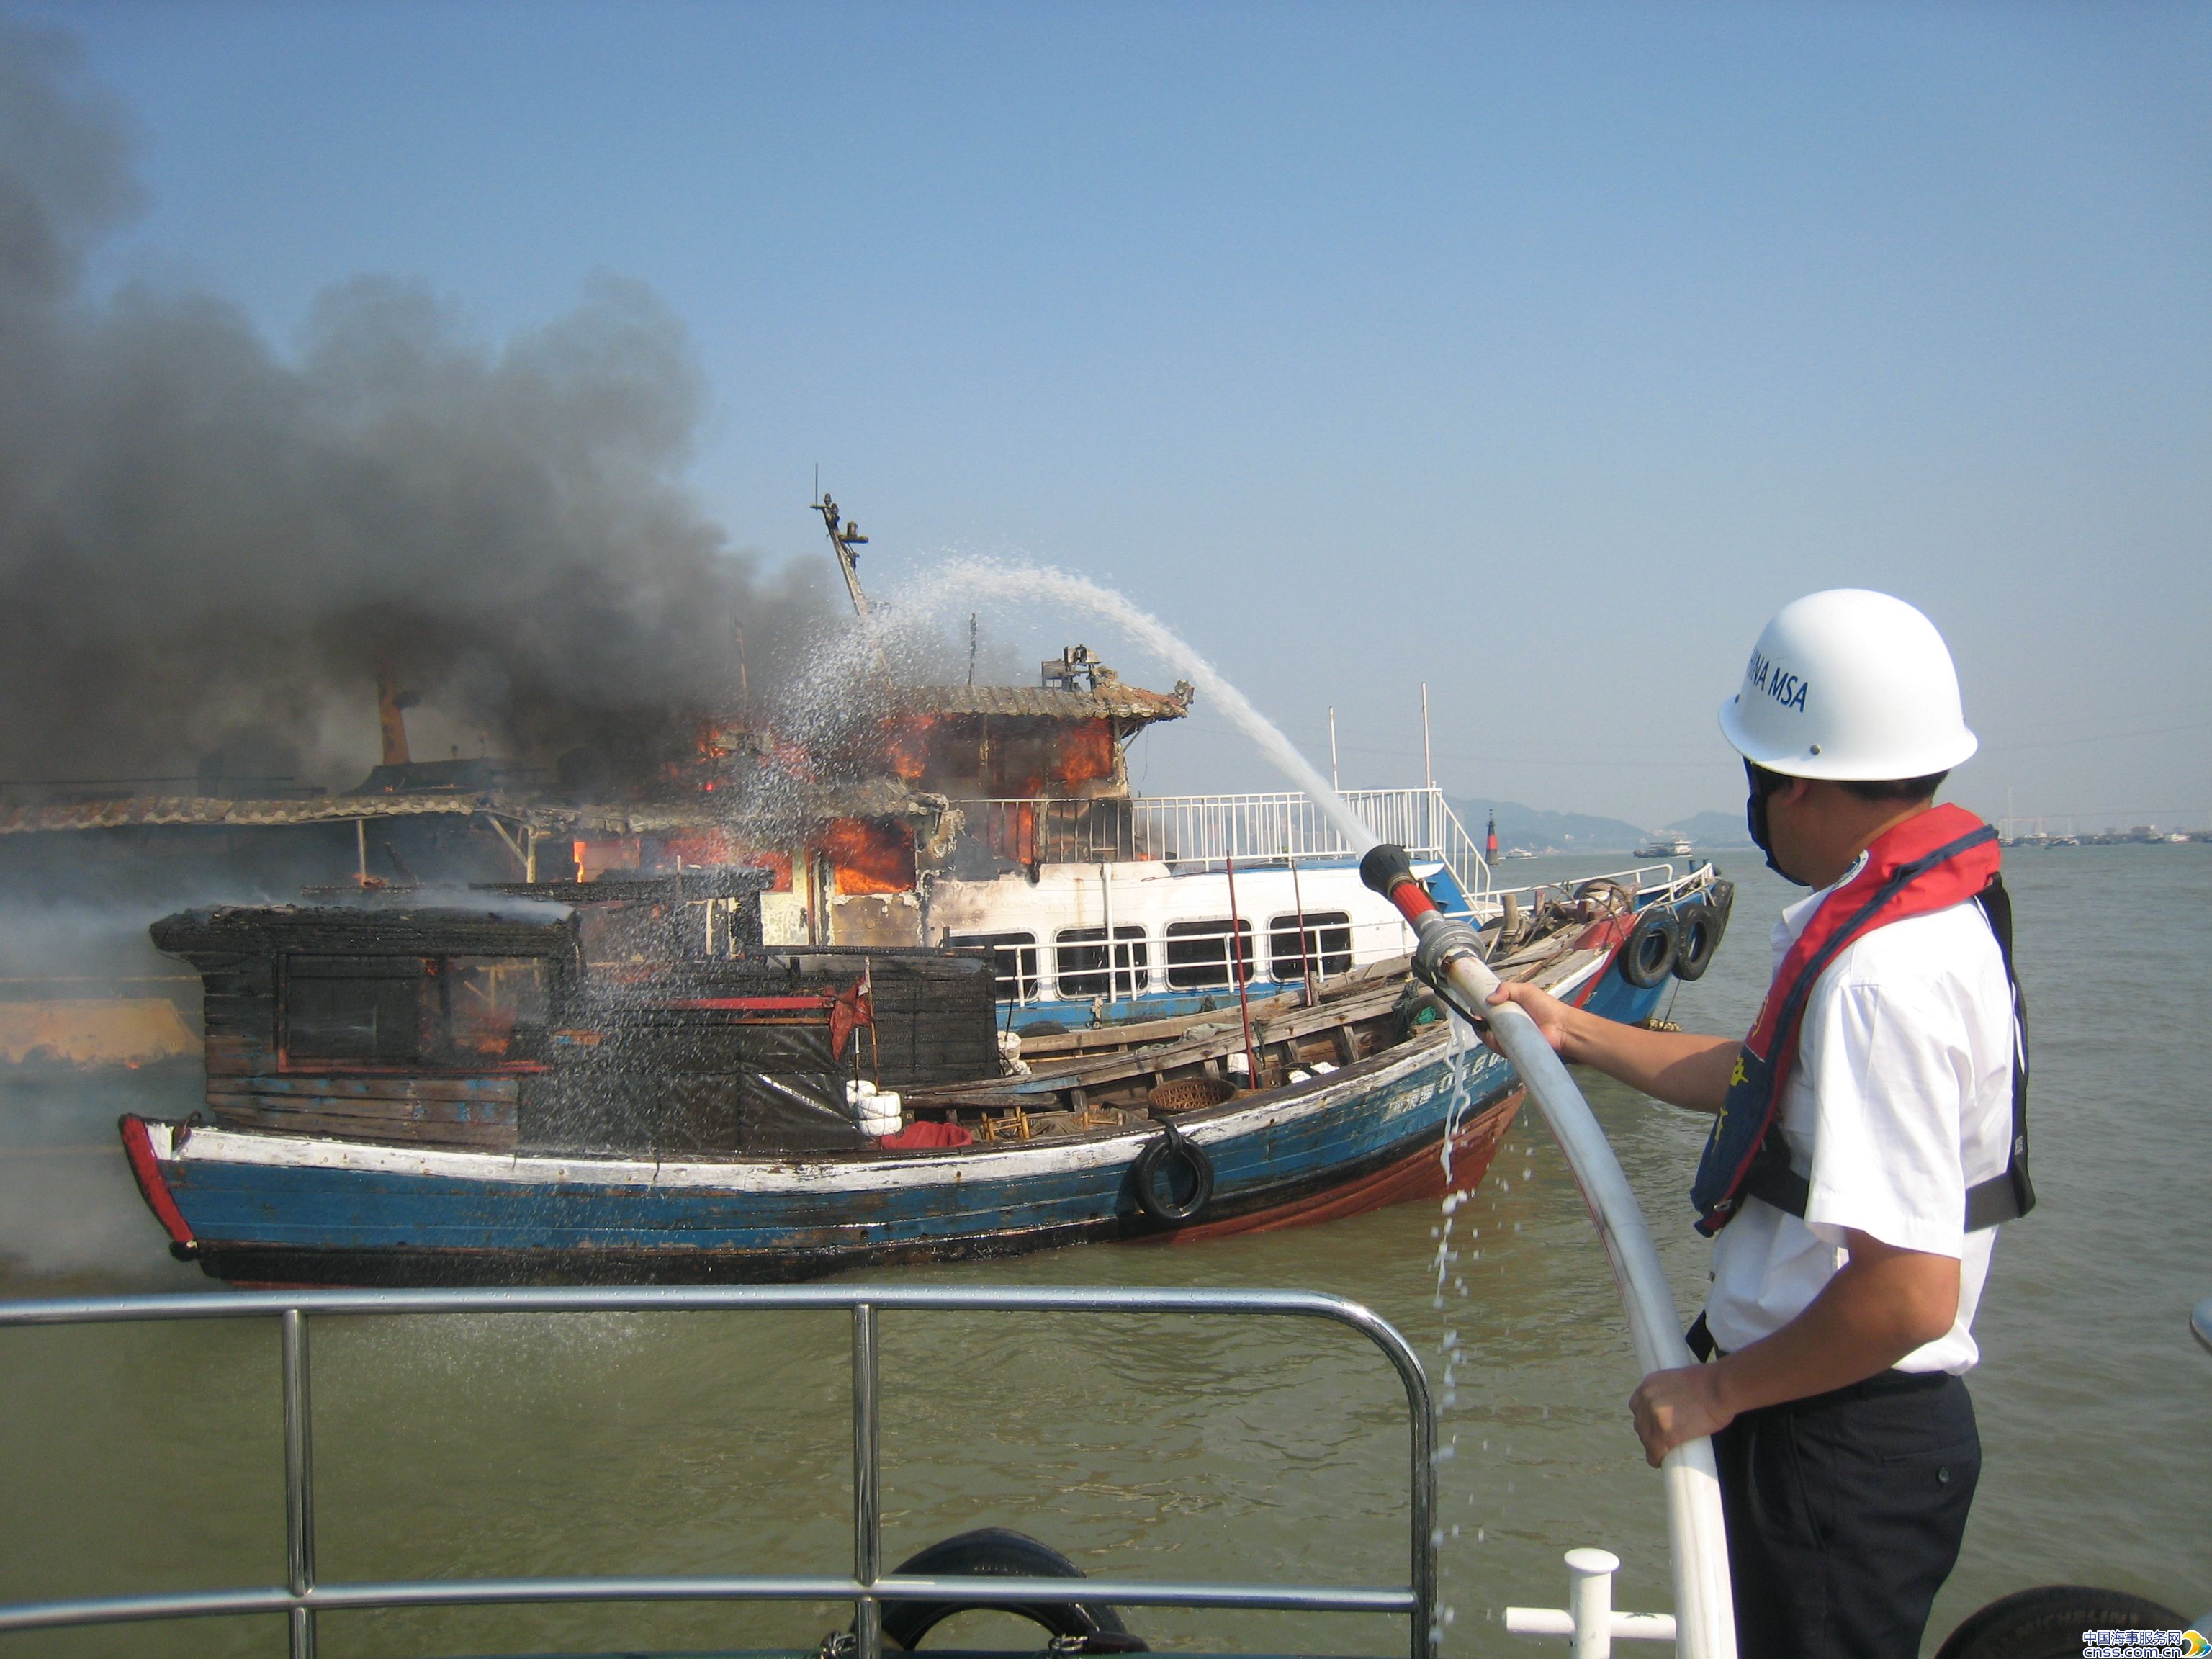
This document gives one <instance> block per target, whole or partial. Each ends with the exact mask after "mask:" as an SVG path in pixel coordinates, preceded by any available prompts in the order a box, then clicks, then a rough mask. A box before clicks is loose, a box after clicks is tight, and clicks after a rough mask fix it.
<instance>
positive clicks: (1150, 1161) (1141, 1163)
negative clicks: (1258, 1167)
mask: <svg viewBox="0 0 2212 1659" xmlns="http://www.w3.org/2000/svg"><path fill="white" fill-rule="evenodd" d="M1173 1158H1180V1159H1181V1160H1182V1162H1183V1163H1184V1164H1188V1166H1189V1168H1190V1177H1191V1191H1190V1196H1189V1197H1188V1198H1187V1199H1185V1200H1182V1202H1181V1203H1180V1204H1178V1203H1176V1202H1175V1201H1174V1200H1172V1199H1169V1198H1166V1197H1164V1196H1162V1194H1161V1193H1160V1190H1159V1176H1160V1173H1161V1171H1162V1170H1163V1169H1164V1168H1165V1166H1166V1165H1167V1164H1168V1162H1169V1161H1170V1159H1173ZM1129 1179H1130V1180H1131V1181H1132V1182H1134V1183H1135V1184H1136V1188H1137V1207H1138V1208H1139V1209H1140V1210H1142V1211H1143V1212H1145V1213H1146V1215H1148V1216H1150V1217H1152V1219H1153V1220H1155V1221H1157V1222H1159V1223H1161V1224H1163V1225H1166V1226H1170V1227H1180V1226H1182V1225H1185V1224H1187V1223H1188V1222H1192V1221H1195V1220H1197V1219H1198V1218H1199V1217H1200V1215H1202V1214H1204V1213H1205V1212H1206V1206H1207V1205H1208V1204H1210V1203H1212V1201H1213V1160H1212V1158H1208V1157H1207V1156H1206V1148H1205V1147H1203V1146H1200V1145H1199V1144H1198V1143H1197V1142H1196V1141H1194V1140H1193V1139H1191V1138H1190V1137H1189V1136H1188V1135H1186V1134H1185V1133H1183V1132H1182V1130H1180V1129H1178V1128H1176V1126H1175V1124H1174V1123H1173V1122H1172V1121H1164V1122H1162V1123H1161V1125H1160V1135H1159V1138H1158V1139H1156V1140H1152V1141H1150V1142H1148V1143H1146V1147H1145V1150H1144V1151H1143V1152H1139V1153H1138V1154H1137V1161H1136V1162H1135V1163H1134V1164H1131V1165H1130V1166H1129Z"/></svg>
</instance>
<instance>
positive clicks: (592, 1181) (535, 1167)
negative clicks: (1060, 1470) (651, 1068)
mask: <svg viewBox="0 0 2212 1659" xmlns="http://www.w3.org/2000/svg"><path fill="white" fill-rule="evenodd" d="M1443 1059H1444V1052H1443V1041H1442V1038H1441V1035H1440V1036H1438V1037H1437V1038H1434V1039H1430V1040H1426V1041H1417V1042H1413V1043H1409V1044H1408V1045H1407V1049H1406V1053H1405V1054H1404V1057H1403V1058H1402V1059H1401V1060H1396V1061H1395V1062H1393V1063H1392V1064H1391V1065H1389V1066H1385V1067H1383V1068H1382V1069H1381V1070H1379V1071H1377V1072H1376V1073H1372V1074H1370V1075H1366V1076H1362V1077H1358V1078H1354V1079H1346V1080H1345V1081H1343V1082H1341V1083H1334V1082H1333V1083H1331V1084H1330V1085H1326V1086H1324V1087H1322V1088H1317V1089H1312V1090H1310V1091H1304V1092H1301V1093H1298V1094H1296V1095H1292V1096H1290V1097H1280V1096H1278V1097H1272V1098H1269V1099H1267V1100H1265V1101H1260V1102H1255V1103H1254V1104H1253V1106H1252V1108H1251V1109H1249V1110H1244V1111H1237V1112H1231V1113H1228V1114H1226V1115H1223V1116H1221V1117H1218V1118H1212V1119H1209V1120H1208V1121H1205V1122H1200V1123H1194V1124H1192V1125H1191V1126H1190V1127H1188V1130H1186V1131H1185V1133H1187V1134H1188V1136H1189V1137H1190V1139H1193V1140H1194V1141H1196V1142H1198V1143H1199V1144H1200V1145H1201V1146H1206V1145H1215V1144H1218V1143H1222V1142H1226V1141H1231V1140H1234V1139H1241V1138H1243V1137H1244V1136H1246V1135H1250V1134H1255V1133H1261V1132H1263V1131H1265V1130H1267V1129H1271V1128H1273V1127H1278V1126H1279V1125H1283V1124H1289V1123H1296V1122H1297V1121H1301V1120H1303V1119H1305V1118H1309V1117H1312V1116H1315V1115H1319V1114H1322V1113H1323V1112H1327V1111H1330V1110H1334V1109H1340V1108H1342V1107H1343V1106H1344V1105H1346V1103H1348V1102H1351V1101H1353V1100H1356V1099H1357V1098H1358V1097H1361V1096H1364V1095H1367V1094H1370V1093H1374V1092H1376V1091H1381V1090H1384V1089H1388V1088H1389V1087H1390V1086H1391V1085H1394V1084H1396V1083H1399V1082H1401V1081H1402V1080H1403V1079H1406V1078H1407V1076H1409V1075H1411V1074H1412V1073H1415V1072H1418V1071H1419V1070H1421V1069H1423V1068H1424V1067H1428V1066H1436V1065H1437V1064H1439V1063H1440V1062H1441V1061H1442V1060H1443ZM1478 1064H1479V1062H1478ZM1427 1092H1430V1091H1424V1093H1423V1095H1422V1098H1425V1097H1426V1093H1427ZM1413 1104H1414V1102H1413V1101H1412V1100H1410V1099H1409V1100H1407V1101H1406V1102H1404V1103H1403V1107H1404V1108H1405V1109H1410V1108H1411V1107H1412V1106H1413ZM146 1127H147V1133H148V1135H149V1139H150V1140H151V1143H152V1150H153V1152H154V1156H155V1159H156V1160H157V1161H159V1162H161V1163H162V1164H172V1165H178V1166H181V1167H182V1169H183V1170H185V1171H186V1172H187V1174H186V1178H187V1179H189V1178H190V1176H189V1171H190V1170H191V1167H192V1166H193V1165H194V1164H207V1165H223V1164H230V1165H239V1164H251V1165H259V1166H263V1167H269V1168H285V1169H298V1170H334V1171H344V1172H347V1173H349V1174H359V1175H368V1174H377V1175H391V1176H414V1177H417V1178H422V1179H427V1180H443V1181H460V1182H497V1183H500V1184H501V1185H528V1186H591V1187H633V1188H698V1189H713V1190H716V1191H722V1192H738V1193H806V1194H815V1195H817V1196H818V1195H822V1194H830V1193H844V1194H855V1193H886V1192H895V1191H898V1190H902V1189H911V1188H931V1187H942V1186H945V1185H948V1184H958V1183H961V1182H965V1181H969V1180H975V1181H978V1182H984V1181H1014V1180H1020V1179H1024V1178H1028V1177H1036V1176H1051V1175H1060V1174H1065V1173H1073V1172H1076V1171H1080V1170H1094V1169H1100V1168H1112V1167H1116V1166H1119V1165H1121V1164H1127V1162H1128V1161H1129V1160H1130V1159H1132V1158H1134V1157H1135V1156H1136V1155H1137V1153H1138V1152H1139V1150H1140V1149H1141V1148H1142V1146H1144V1144H1145V1143H1146V1141H1147V1140H1149V1139H1152V1137H1153V1136H1154V1135H1155V1134H1156V1133H1158V1131H1157V1130H1156V1129H1154V1128H1152V1127H1150V1126H1147V1127H1144V1128H1140V1129H1132V1130H1128V1131H1127V1132H1125V1133H1121V1134H1118V1135H1115V1136H1112V1137H1110V1138H1109V1139H1103V1140H1081V1141H1067V1142H1061V1143H1057V1144H1056V1143H1054V1142H1053V1141H1029V1142H1024V1143H1019V1144H1017V1145H1013V1146H983V1147H972V1146H971V1147H960V1148H948V1149H946V1150H945V1151H942V1152H923V1153H915V1154H908V1155H905V1156H894V1157H890V1158H867V1159H865V1160H854V1159H836V1160H830V1159H821V1160H809V1159H805V1158H783V1159H778V1160H775V1161H773V1162H770V1161H768V1160H765V1159H732V1160H721V1161H713V1162H709V1161H705V1160H678V1159H653V1158H577V1157H573V1156H550V1157H549V1156H545V1155H542V1154H526V1153H516V1152H459V1151H452V1150H448V1149H445V1148H428V1147H409V1146H386V1145H379V1144H374V1143H371V1142H366V1141H349V1140H335V1139H327V1138H325V1137H321V1136H307V1135H287V1134H278V1133H269V1132H254V1131H246V1132H241V1131H236V1130H229V1129H214V1128H196V1129H193V1130H192V1131H191V1133H189V1134H186V1135H185V1136H184V1137H183V1142H184V1144H183V1145H182V1146H181V1147H179V1146H177V1144H176V1142H177V1139H178V1136H177V1134H176V1133H175V1129H176V1126H173V1125H170V1124H166V1123H149V1124H148V1125H147V1126H146Z"/></svg>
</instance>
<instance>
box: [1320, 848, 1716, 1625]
mask: <svg viewBox="0 0 2212 1659" xmlns="http://www.w3.org/2000/svg"><path fill="white" fill-rule="evenodd" d="M1359 874H1360V878H1361V879H1362V880H1363V881H1364V882H1365V883H1366V884H1368V886H1370V887H1371V888H1373V889H1374V890H1376V892H1378V893H1380V894H1382V895H1383V897H1385V898H1387V899H1389V901H1390V902H1391V903H1392V904H1394V905H1395V906H1396V907H1397V908H1398V913H1399V914H1400V915H1402V916H1404V917H1405V919H1406V922H1407V926H1408V927H1412V928H1413V932H1414V933H1415V934H1416V936H1417V937H1418V938H1419V945H1417V946H1416V948H1415V951H1414V957H1413V960H1414V966H1415V968H1416V969H1417V970H1418V971H1419V973H1420V975H1421V976H1422V978H1424V979H1425V980H1426V981H1428V982H1429V983H1430V984H1431V985H1432V986H1434V987H1437V990H1438V992H1439V994H1443V995H1444V996H1445V997H1446V999H1447V1000H1449V1001H1451V1002H1453V1003H1455V1005H1456V1006H1457V1010H1458V1012H1462V1014H1464V1015H1472V1016H1475V1017H1477V1018H1480V1019H1481V1020H1485V1021H1486V1022H1487V1023H1488V1025H1489V1028H1490V1031H1491V1034H1492V1036H1494V1037H1496V1039H1497V1041H1498V1047H1499V1048H1502V1049H1503V1050H1504V1054H1505V1057H1506V1059H1507V1060H1510V1061H1511V1062H1512V1063H1513V1069H1514V1070H1515V1071H1516V1072H1517V1073H1519V1074H1520V1078H1521V1081H1522V1085H1524V1086H1525V1087H1526V1088H1527V1090H1528V1097H1529V1098H1530V1099H1532V1100H1534V1102H1535V1103H1536V1106H1537V1109H1539V1110H1540V1111H1541V1112H1542V1113H1543V1115H1544V1121H1545V1122H1546V1123H1547V1124H1549V1125H1550V1126H1551V1130H1552V1135H1553V1139H1556V1140H1557V1141H1558V1142H1559V1150H1560V1151H1561V1152H1564V1153H1565V1155H1566V1159H1567V1168H1568V1169H1569V1170H1570V1171H1571V1173H1572V1174H1573V1176H1574V1178H1575V1185H1576V1186H1577V1187H1578V1188H1580V1189H1581V1191H1582V1195H1583V1203H1584V1204H1585V1205H1587V1206H1589V1213H1590V1220H1591V1222H1592V1223H1593V1224H1594V1225H1595V1226H1596V1228H1597V1235H1598V1242H1599V1243H1601V1244H1602V1245H1603V1246H1604V1247H1605V1254H1606V1259H1607V1261H1609V1262H1611V1263H1612V1266H1613V1283H1614V1284H1615V1285H1617V1286H1618V1287H1619V1289H1620V1303H1621V1307H1622V1309H1623V1310H1625V1311H1626V1314H1627V1316H1628V1334H1629V1340H1630V1341H1631V1343H1632V1345H1633V1346H1634V1347H1635V1350H1636V1362H1637V1364H1638V1366H1639V1367H1641V1369H1642V1370H1644V1372H1645V1373H1646V1374H1649V1373H1650V1372H1652V1371H1656V1370H1671V1369H1673V1368H1674V1367H1676V1366H1681V1365H1688V1364H1694V1363H1695V1362H1694V1361H1693V1360H1692V1358H1691V1356H1690V1350H1689V1347H1688V1346H1687V1345H1686V1343H1685V1342H1684V1341H1683V1340H1682V1330H1681V1325H1680V1315H1679V1314H1678V1313H1677V1312H1676V1310H1675V1307H1674V1292H1673V1291H1671V1290H1669V1289H1668V1285H1667V1275H1666V1273H1665V1271H1664V1270H1663V1269H1662V1267H1661V1266H1660V1263H1659V1253H1658V1251H1657V1250H1656V1249H1655V1248H1654V1247H1653V1245H1652V1243H1651V1231H1650V1228H1649V1227H1647V1226H1646V1225H1644V1212H1643V1210H1642V1209H1641V1208H1639V1207H1638V1205H1637V1202H1636V1194H1634V1193H1633V1192H1632V1191H1631V1190H1630V1188H1629V1185H1628V1178H1627V1176H1625V1175H1623V1174H1622V1173H1621V1170H1620V1160H1619V1159H1618V1158H1614V1157H1613V1147H1612V1146H1611V1145H1610V1144H1609V1143H1608V1142H1607V1139H1606V1138H1605V1131H1604V1130H1602V1129H1601V1128H1600V1127H1598V1122H1597V1119H1596V1117H1595V1116H1594V1115H1592V1114H1591V1111H1590V1109H1589V1102H1587V1101H1585V1100H1584V1099H1583V1094H1582V1091H1581V1090H1580V1089H1579V1088H1577V1087H1576V1085H1575V1080H1574V1079H1573V1077H1572V1076H1571V1075H1570V1074H1569V1073H1568V1071H1567V1068H1566V1066H1565V1065H1564V1064H1562V1063H1561V1062H1560V1060H1559V1055H1558V1054H1556V1053H1554V1052H1553V1048H1552V1045H1551V1044H1550V1043H1549V1042H1547V1041H1546V1040H1545V1037H1544V1035H1543V1033H1542V1032H1541V1031H1539V1030H1537V1029H1536V1023H1535V1021H1534V1020H1533V1019H1531V1018H1528V1014H1527V1013H1526V1012H1524V1011H1523V1010H1522V1009H1521V1008H1520V1007H1518V1006H1516V1005H1514V1004H1512V1003H1510V1002H1508V1003H1500V1004H1498V1005H1496V1006H1491V1003H1490V997H1491V994H1492V993H1493V992H1494V991H1496V990H1497V988H1498V975H1495V974H1493V973H1492V972H1491V971H1490V969H1489V967H1488V966H1487V965H1486V963H1484V962H1483V960H1482V957H1481V954H1480V947H1479V945H1477V942H1476V939H1475V933H1474V928H1473V927H1469V926H1468V923H1467V922H1466V921H1463V920H1462V919H1460V918H1457V917H1454V916H1448V915H1445V914H1444V913H1443V911H1442V910H1440V909H1439V908H1437V902H1436V901H1435V900H1434V899H1433V898H1431V897H1430V896H1429V893H1428V890H1427V889H1425V888H1424V887H1423V886H1422V885H1421V884H1420V882H1419V880H1418V879H1417V878H1415V877H1414V874H1413V864H1412V861H1411V860H1409V859H1408V858H1407V856H1406V851H1405V849H1404V848H1401V847H1393V846H1391V845H1389V843H1388V842H1383V843H1382V844H1380V845H1377V846H1376V847H1374V848H1370V849H1369V851H1368V853H1367V855H1366V856H1365V857H1364V858H1363V859H1362V860H1360V861H1359ZM1660 1467H1661V1471H1662V1479H1663V1480H1664V1483H1665V1486H1666V1493H1667V1538H1668V1547H1669V1549H1668V1553H1669V1555H1670V1557H1671V1558H1672V1561H1673V1570H1674V1610H1675V1621H1676V1628H1677V1630H1678V1632H1680V1634H1679V1637H1678V1641H1679V1643H1680V1652H1682V1653H1683V1654H1685V1655H1686V1656H1688V1659H1735V1608H1734V1605H1733V1603H1732V1602H1731V1601H1730V1598H1729V1561H1728V1534H1727V1533H1726V1531H1725V1529H1724V1528H1723V1524H1722V1520H1721V1490H1720V1476H1719V1474H1718V1472H1717V1469H1716V1468H1715V1467H1714V1463H1713V1446H1712V1442H1711V1441H1710V1440H1706V1439H1698V1440H1691V1441H1686V1442H1685V1443H1683V1444H1681V1445H1680V1446H1677V1447H1676V1448H1674V1450H1673V1451H1670V1452H1668V1454H1667V1456H1666V1458H1665V1460H1664V1462H1662V1464H1661V1466H1660Z"/></svg>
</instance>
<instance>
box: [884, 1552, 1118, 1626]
mask: <svg viewBox="0 0 2212 1659" xmlns="http://www.w3.org/2000/svg"><path fill="white" fill-rule="evenodd" d="M892 1576H893V1577H899V1578H909V1577H911V1578H969V1577H975V1578H993V1577H995V1578H1074V1579H1080V1578H1081V1577H1083V1570H1082V1569H1081V1568H1080V1567H1079V1566H1077V1565H1075V1563H1073V1561H1071V1560H1069V1559H1067V1558H1066V1556H1064V1555H1062V1554H1061V1553H1060V1552H1059V1551H1058V1550H1056V1549H1054V1548H1053V1547H1052V1546H1050V1545H1049V1544H1042V1543H1039V1542H1038V1541H1036V1539H1034V1538H1031V1537H1030V1536H1029V1535H1028V1534H1026V1533H1019V1532H1016V1531H1014V1530H1013V1529H1012V1528H1009V1527H979V1528H976V1529H975V1531H973V1532H963V1533H961V1534H958V1535H957V1536H956V1537H952V1538H946V1539H943V1540H941V1541H939V1542H937V1543H934V1544H932V1545H931V1546H930V1547H928V1548H927V1549H926V1550H923V1551H921V1553H919V1554H915V1555H910V1556H908V1558H907V1559H905V1560H903V1561H902V1562H900V1563H899V1565H898V1566H897V1568H896V1571H894V1573H893V1574H892ZM982 1607H995V1608H998V1609H999V1610H1000V1611H1002V1612H1006V1613H1013V1614H1016V1615H1017V1616H1018V1617H1020V1618H1024V1619H1026V1620H1029V1621H1030V1623H1031V1624H1034V1625H1041V1626H1043V1627H1044V1628H1045V1629H1046V1630H1047V1631H1048V1632H1051V1633H1052V1635H1053V1636H1054V1638H1056V1639H1055V1641H1054V1649H1055V1650H1057V1651H1067V1650H1069V1649H1070V1648H1073V1650H1075V1651H1078V1652H1082V1653H1149V1652H1151V1651H1152V1649H1151V1648H1150V1647H1149V1646H1147V1645H1146V1643H1145V1641H1144V1640H1143V1638H1139V1637H1136V1636H1133V1635H1131V1634H1130V1633H1129V1627H1128V1626H1127V1625H1125V1624H1123V1623H1122V1622H1121V1614H1120V1613H1118V1612H1116V1611H1115V1609H1114V1608H1112V1607H1109V1606H1107V1605H1106V1604H1105V1603H1104V1602H1103V1601H1015V1602H1004V1601H971V1600H969V1598H968V1597H966V1596H964V1595H962V1594H961V1593H960V1592H959V1591H957V1590H951V1591H948V1592H947V1594H946V1595H945V1597H944V1598H943V1599H942V1600H940V1601H887V1602H885V1603H884V1636H885V1637H886V1638H889V1639H890V1640H891V1641H894V1642H896V1643H897V1644H899V1645H900V1646H901V1647H902V1648H907V1649H913V1648H916V1647H919V1646H921V1638H923V1637H925V1636H927V1635H928V1634H929V1632H931V1631H932V1630H933V1629H935V1628H936V1627H937V1626H939V1625H940V1624H942V1623H944V1622H945V1620H947V1619H950V1618H951V1617H952V1616H953V1614H955V1613H969V1612H972V1611H975V1609H978V1608H982Z"/></svg>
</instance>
